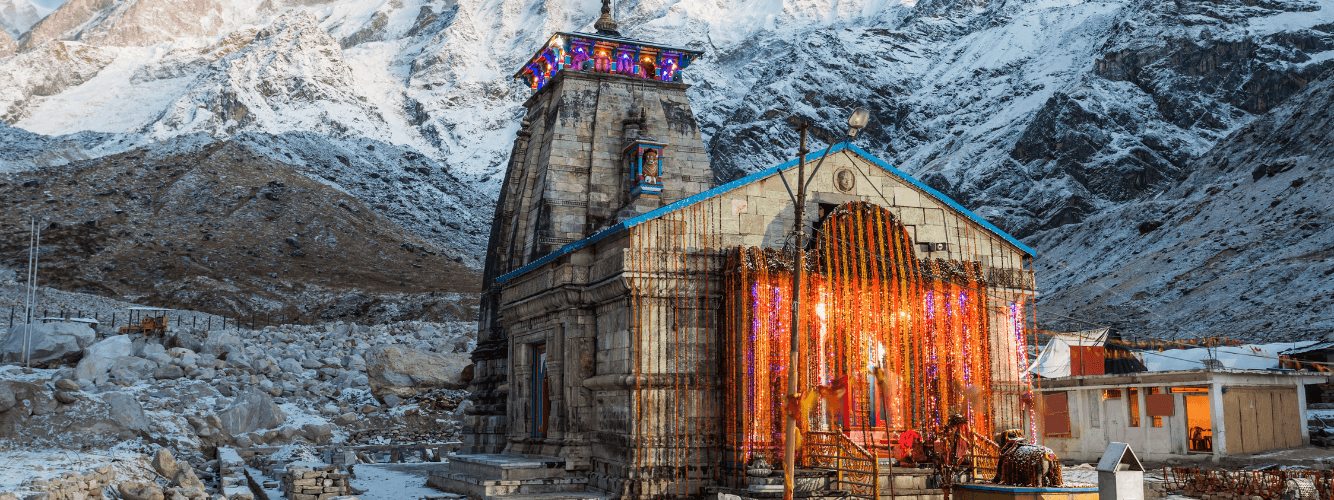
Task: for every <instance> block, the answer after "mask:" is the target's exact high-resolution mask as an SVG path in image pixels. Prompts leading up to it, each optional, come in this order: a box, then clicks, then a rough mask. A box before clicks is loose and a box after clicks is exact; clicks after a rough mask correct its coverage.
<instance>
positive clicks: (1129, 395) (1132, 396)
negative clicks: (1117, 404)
mask: <svg viewBox="0 0 1334 500" xmlns="http://www.w3.org/2000/svg"><path fill="white" fill-rule="evenodd" d="M1126 399H1129V400H1130V401H1128V402H1127V403H1128V404H1126V407H1127V408H1129V409H1130V426H1131V427H1139V389H1134V388H1132V389H1127V390H1126Z"/></svg>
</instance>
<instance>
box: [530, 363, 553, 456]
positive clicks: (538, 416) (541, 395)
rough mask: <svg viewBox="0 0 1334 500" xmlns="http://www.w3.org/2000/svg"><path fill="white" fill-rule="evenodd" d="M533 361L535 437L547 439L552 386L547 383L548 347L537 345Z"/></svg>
mask: <svg viewBox="0 0 1334 500" xmlns="http://www.w3.org/2000/svg"><path fill="white" fill-rule="evenodd" d="M533 349H534V352H533V360H534V361H536V362H535V363H533V368H534V370H533V437H547V417H549V416H550V414H551V411H550V408H551V392H550V384H548V383H547V345H546V344H537V345H536V346H535V347H534V348H533Z"/></svg>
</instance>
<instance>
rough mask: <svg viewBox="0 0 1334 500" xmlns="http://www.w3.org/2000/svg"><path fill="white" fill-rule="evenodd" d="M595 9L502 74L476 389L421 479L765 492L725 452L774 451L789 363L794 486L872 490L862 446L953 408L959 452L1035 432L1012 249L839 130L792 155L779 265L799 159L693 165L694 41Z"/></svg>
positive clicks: (929, 423) (1024, 307)
mask: <svg viewBox="0 0 1334 500" xmlns="http://www.w3.org/2000/svg"><path fill="white" fill-rule="evenodd" d="M605 3H606V2H604V8H603V17H602V18H601V19H599V20H598V22H597V23H596V25H595V26H596V28H597V32H596V33H564V32H562V33H556V34H554V35H553V36H552V37H551V38H550V39H549V40H548V42H547V43H546V44H545V45H544V46H543V47H542V48H541V49H540V50H539V51H538V52H537V53H536V54H535V55H534V56H533V57H532V59H531V60H530V61H529V62H528V63H527V64H525V65H524V66H523V67H522V68H520V69H519V71H518V74H517V75H516V78H520V79H522V81H524V82H525V83H526V84H527V85H528V86H530V87H531V88H532V89H533V95H532V97H530V98H529V99H528V100H527V101H526V102H525V103H524V107H525V108H526V110H527V113H526V114H525V116H524V117H523V121H522V125H521V127H520V129H519V131H518V134H517V137H516V138H515V140H514V147H513V150H512V153H511V157H510V162H509V164H508V166H507V169H506V174H505V181H504V185H503V187H502V191H501V194H500V198H499V203H498V206H497V207H496V212H495V219H494V221H493V223H492V227H491V235H490V245H489V249H488V253H487V256H486V268H485V271H484V280H485V282H484V284H483V289H484V296H483V299H482V305H481V318H480V320H479V334H480V336H479V345H478V348H477V350H476V351H475V352H474V354H473V359H474V362H475V370H474V378H473V380H472V382H471V383H472V386H471V387H470V391H471V396H470V398H471V399H472V400H473V402H474V406H472V408H471V409H470V410H469V414H468V416H467V417H466V422H465V429H464V433H465V436H464V445H463V448H462V449H461V450H460V452H459V455H458V456H454V457H451V463H450V469H449V471H447V472H440V473H436V474H433V475H432V477H431V479H430V482H431V484H433V485H436V486H439V487H442V488H445V489H447V490H450V491H456V492H459V493H466V494H470V495H472V496H476V497H504V496H507V495H530V494H542V493H561V494H562V495H564V496H563V497H564V498H570V497H571V495H576V497H587V498H610V497H618V498H625V499H649V498H667V497H678V496H703V495H707V494H711V493H717V492H731V493H738V494H742V495H744V494H746V492H757V491H766V488H767V489H768V490H767V491H772V490H773V484H774V482H773V481H772V480H771V479H772V478H766V479H765V480H758V481H757V480H756V479H754V478H750V479H748V478H747V475H746V472H747V469H748V467H752V466H754V465H755V464H756V463H757V459H760V458H762V459H764V460H766V461H767V462H768V463H770V464H773V465H774V467H775V468H781V467H780V466H779V464H781V462H782V449H783V443H784V439H785V428H784V417H785V415H786V413H785V412H786V411H788V410H787V409H785V405H784V394H785V393H787V390H786V388H787V380H788V376H789V373H791V372H790V370H795V371H796V373H797V374H798V380H799V387H800V390H799V393H800V395H801V396H802V400H803V401H804V402H805V403H804V404H802V405H801V406H800V407H799V408H793V409H792V411H793V412H794V414H799V419H800V422H801V424H800V427H801V437H802V440H801V441H802V446H801V447H800V449H799V450H798V461H799V464H798V465H799V467H800V468H801V469H802V470H803V471H806V472H804V473H803V474H806V475H807V476H803V477H815V478H817V480H818V479H819V478H821V477H824V479H823V482H822V483H819V482H818V481H817V483H818V484H821V485H823V486H817V487H826V488H830V489H836V488H842V489H849V490H851V491H852V492H853V495H854V496H864V497H865V498H870V497H871V496H872V494H873V493H872V490H871V489H870V488H871V487H870V486H865V485H866V484H870V483H874V482H875V481H872V480H871V479H869V478H870V477H872V476H874V475H883V474H884V473H887V472H888V471H885V470H881V469H880V468H879V467H880V464H881V462H882V461H883V462H884V468H885V469H888V460H889V458H890V457H902V456H903V453H904V448H905V445H906V444H907V443H906V441H908V440H910V438H909V437H908V436H912V435H914V434H918V435H927V434H930V433H932V432H934V430H935V429H938V428H939V427H940V426H941V425H943V424H945V423H946V422H947V421H948V420H949V418H950V417H951V416H953V415H958V417H957V418H959V419H963V420H966V422H967V429H968V439H970V440H971V441H976V443H977V447H976V448H975V449H977V450H981V449H983V448H986V447H988V446H994V444H987V443H985V440H984V439H982V438H981V436H990V435H992V434H993V433H994V432H995V431H997V430H1000V429H1011V428H1014V429H1022V430H1023V431H1024V432H1025V433H1037V432H1038V430H1037V426H1038V425H1039V424H1040V420H1041V416H1042V415H1040V414H1038V413H1037V412H1040V411H1041V409H1039V408H1035V407H1034V406H1035V405H1034V404H1033V401H1034V399H1033V392H1032V388H1031V387H1030V381H1029V380H1028V379H1027V377H1026V375H1025V374H1026V373H1027V372H1026V368H1027V366H1028V363H1029V360H1028V358H1027V351H1026V350H1025V347H1024V346H1025V343H1026V342H1025V335H1026V334H1027V335H1031V328H1030V325H1031V321H1030V320H1029V319H1028V314H1029V305H1030V304H1031V301H1032V298H1033V295H1034V279H1033V274H1032V271H1031V255H1032V253H1031V250H1030V249H1029V248H1028V247H1026V246H1024V245H1023V244H1022V243H1020V242H1019V241H1017V240H1016V239H1015V238H1013V237H1011V236H1009V235H1007V234H1005V233H1004V232H1003V231H1001V230H999V229H997V228H996V227H994V226H992V225H991V224H989V223H987V222H986V221H985V220H983V219H982V218H980V217H978V216H977V215H976V214H973V213H972V212H970V211H968V210H967V209H965V208H963V207H962V206H960V205H958V204H957V203H955V202H953V201H952V200H950V199H949V198H947V197H945V196H944V195H942V194H940V193H939V192H937V191H935V190H933V189H931V188H930V187H928V186H926V185H925V184H923V183H921V182H919V181H917V180H916V179H914V178H912V177H911V176H909V175H907V174H905V173H904V172H901V171H899V170H897V169H895V168H894V167H892V166H891V165H889V164H888V163H886V162H884V161H882V160H880V159H878V158H876V157H875V156H873V155H871V154H869V153H867V152H866V151H863V150H862V149H860V148H859V147H857V146H856V145H855V143H852V142H844V143H840V144H837V145H835V146H833V147H831V148H830V149H829V151H828V154H827V156H826V157H825V160H824V161H823V163H820V168H819V170H818V171H815V165H816V164H817V163H818V161H817V160H818V159H819V158H820V156H821V155H822V154H823V153H825V151H824V150H819V151H815V152H812V153H810V154H809V155H808V156H807V160H808V161H807V164H806V166H805V172H806V174H807V178H808V180H809V187H808V189H809V191H808V193H807V197H806V204H805V209H804V211H805V217H804V221H803V227H804V241H805V244H803V250H804V252H803V255H804V257H803V258H802V259H801V260H800V262H796V261H797V258H796V255H797V252H796V250H797V249H796V248H793V246H792V243H793V238H792V235H793V232H792V228H793V226H794V223H793V222H794V221H793V218H794V199H795V198H794V197H793V196H792V192H794V191H796V187H795V184H794V183H795V182H798V181H797V170H798V168H797V167H798V160H797V159H793V160H792V161H789V162H787V163H784V164H782V165H776V166H773V167H771V168H768V169H765V170H763V171H760V172H756V173H754V174H752V175H749V176H746V177H744V178H741V179H737V180H733V181H731V182H727V183H724V184H721V185H716V183H715V182H714V175H713V173H712V171H711V170H710V167H709V157H708V155H707V154H706V150H705V148H704V144H703V142H702V141H701V139H700V133H699V128H698V125H697V124H696V121H695V117H694V113H693V111H692V109H691V106H690V101H689V99H688V98H687V94H686V91H687V89H688V88H689V85H687V84H685V83H682V81H683V80H682V72H684V71H688V70H689V67H690V65H691V63H692V62H694V61H695V60H696V59H697V58H699V57H702V56H703V55H704V54H703V53H702V52H700V51H698V50H693V49H688V48H680V47H674V46H671V45H667V44H661V43H656V42H649V41H640V40H632V39H629V38H625V37H623V36H622V35H621V34H620V33H618V32H617V26H616V23H615V22H614V21H613V20H612V19H611V16H610V15H609V14H608V9H607V8H606V6H605ZM813 171H814V172H813ZM793 273H799V274H798V275H797V276H796V279H795V280H794V276H793ZM794 283H797V284H798V285H797V286H800V287H801V290H800V291H801V294H802V300H801V301H800V305H799V311H798V313H799V314H798V315H797V316H796V317H798V318H799V320H798V323H799V324H798V329H797V338H798V346H797V350H798V352H800V356H799V357H798V359H796V360H792V359H789V358H790V356H789V351H790V349H791V345H790V341H789V336H790V335H791V331H792V318H793V317H794V316H793V314H792V309H793V306H792V304H793V301H792V295H793V292H794V290H793V286H794ZM909 431H912V432H909ZM975 437H976V439H974V438H975ZM844 455H847V457H844ZM830 457H837V458H839V459H834V458H830ZM843 458H846V459H843ZM849 464H862V465H849ZM835 468H842V469H845V470H843V471H842V474H835V473H834V472H831V471H832V469H835ZM894 470H898V469H894ZM821 474H826V476H821ZM859 474H860V475H859ZM858 477H863V478H864V480H863V481H856V480H855V479H856V478H858ZM835 478H842V480H843V481H844V482H843V483H841V484H836V483H838V481H837V480H836V479H835ZM850 478H851V479H850ZM766 481H767V482H766ZM859 482H860V483H861V484H862V486H858V485H857V484H856V483H859ZM777 484H779V485H781V479H780V480H779V482H778V483H777ZM920 486H921V488H920V489H921V490H922V491H921V492H918V493H914V496H922V495H925V496H931V495H932V494H931V493H930V491H935V492H936V493H937V494H938V493H939V490H929V488H928V486H927V485H926V484H925V483H924V482H923V484H921V485H920ZM886 494H888V492H886Z"/></svg>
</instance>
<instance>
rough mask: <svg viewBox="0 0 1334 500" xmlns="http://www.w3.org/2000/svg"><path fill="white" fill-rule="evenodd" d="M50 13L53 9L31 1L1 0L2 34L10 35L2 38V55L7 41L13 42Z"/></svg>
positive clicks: (0, 19)
mask: <svg viewBox="0 0 1334 500" xmlns="http://www.w3.org/2000/svg"><path fill="white" fill-rule="evenodd" d="M50 13H51V9H48V8H46V7H43V6H41V5H39V4H36V3H33V2H32V1H31V0H0V32H4V34H5V35H8V36H0V55H5V54H4V52H3V51H4V48H5V45H6V43H5V40H8V41H10V42H12V41H13V40H14V39H16V38H18V37H19V35H21V34H23V33H24V32H27V31H28V29H29V28H31V27H32V25H34V24H37V21H40V20H42V18H43V17H46V15H47V14H50Z"/></svg>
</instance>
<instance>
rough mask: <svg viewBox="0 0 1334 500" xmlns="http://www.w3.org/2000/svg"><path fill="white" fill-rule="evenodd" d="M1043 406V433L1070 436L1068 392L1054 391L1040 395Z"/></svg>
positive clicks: (1052, 435) (1054, 435)
mask: <svg viewBox="0 0 1334 500" xmlns="http://www.w3.org/2000/svg"><path fill="white" fill-rule="evenodd" d="M1042 402H1043V406H1044V407H1045V408H1044V410H1043V411H1044V413H1045V414H1044V415H1043V417H1045V418H1044V419H1043V422H1044V425H1043V435H1045V436H1051V437H1070V399H1069V393H1065V392H1054V393H1051V394H1045V395H1043V396H1042Z"/></svg>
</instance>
